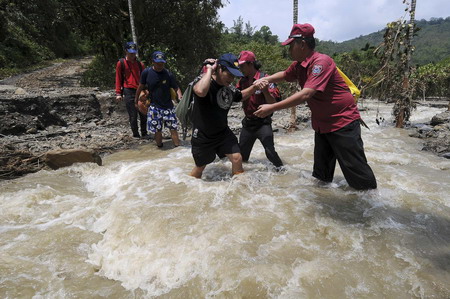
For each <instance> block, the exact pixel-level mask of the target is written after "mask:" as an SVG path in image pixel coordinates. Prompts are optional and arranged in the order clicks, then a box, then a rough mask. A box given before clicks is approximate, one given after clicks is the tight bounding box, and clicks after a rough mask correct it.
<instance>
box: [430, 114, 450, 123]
mask: <svg viewBox="0 0 450 299" xmlns="http://www.w3.org/2000/svg"><path fill="white" fill-rule="evenodd" d="M448 122H450V111H445V112H442V113H439V114H437V115H435V116H433V118H432V119H431V125H432V126H436V125H440V124H443V123H448Z"/></svg>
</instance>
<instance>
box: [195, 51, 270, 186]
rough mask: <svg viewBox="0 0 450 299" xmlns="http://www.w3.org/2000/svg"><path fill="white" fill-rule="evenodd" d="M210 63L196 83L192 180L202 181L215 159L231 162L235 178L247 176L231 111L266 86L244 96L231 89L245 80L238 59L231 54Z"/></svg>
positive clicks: (255, 87) (247, 91) (250, 87)
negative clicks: (231, 123)
mask: <svg viewBox="0 0 450 299" xmlns="http://www.w3.org/2000/svg"><path fill="white" fill-rule="evenodd" d="M207 62H209V64H206V70H205V72H204V73H203V75H202V76H201V79H199V80H197V82H195V81H194V87H193V92H194V111H193V117H192V120H193V129H192V139H191V144H192V156H193V157H194V162H195V167H194V169H192V171H191V176H193V177H195V178H201V176H202V174H203V170H204V169H205V167H206V165H208V164H210V163H212V162H213V161H214V159H215V158H216V155H217V156H219V157H225V156H226V157H227V158H228V159H229V160H230V162H231V168H232V169H231V170H232V174H233V175H235V174H239V173H242V172H244V170H243V168H242V156H241V154H240V150H239V144H238V141H237V138H236V136H235V135H234V134H233V132H232V131H231V129H230V127H228V111H229V110H230V108H231V105H232V104H233V102H239V101H241V100H242V99H243V98H248V97H249V96H250V95H251V94H252V93H254V92H255V91H256V90H257V89H262V88H265V87H266V86H267V83H266V82H261V83H260V84H259V85H251V86H249V87H248V88H246V89H244V90H243V91H242V92H241V91H240V90H238V89H236V88H235V87H234V86H233V85H231V83H232V82H233V81H234V79H235V77H242V73H241V72H240V71H239V68H238V61H237V58H236V56H234V55H233V54H231V53H226V54H223V55H221V56H220V57H219V59H217V60H215V59H208V60H207Z"/></svg>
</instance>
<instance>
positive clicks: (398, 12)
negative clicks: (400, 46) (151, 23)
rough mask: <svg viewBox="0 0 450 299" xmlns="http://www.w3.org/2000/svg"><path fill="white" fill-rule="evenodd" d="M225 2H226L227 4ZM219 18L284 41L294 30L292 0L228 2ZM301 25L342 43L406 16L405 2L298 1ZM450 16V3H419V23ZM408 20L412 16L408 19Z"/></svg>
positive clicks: (435, 0)
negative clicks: (263, 30)
mask: <svg viewBox="0 0 450 299" xmlns="http://www.w3.org/2000/svg"><path fill="white" fill-rule="evenodd" d="M225 2H226V1H225ZM228 2H229V3H228V4H227V5H226V6H225V7H224V8H222V9H220V10H219V18H220V20H221V21H222V22H223V23H224V24H225V26H226V27H228V28H230V27H232V26H233V20H237V19H238V17H239V16H242V18H243V19H244V22H245V23H247V22H248V21H250V24H251V25H252V26H253V27H255V26H256V30H259V29H260V28H261V26H264V25H266V26H269V28H270V30H271V31H272V34H275V35H278V38H279V40H280V41H283V40H285V39H286V38H287V36H288V35H289V32H290V30H291V27H292V21H293V17H292V7H293V1H292V0H228ZM298 2H299V5H298V11H299V13H298V22H299V23H310V24H311V25H313V26H314V28H315V29H316V34H315V37H317V38H319V39H320V40H332V41H338V42H342V41H345V40H349V39H352V38H355V37H358V36H360V35H365V34H369V33H372V32H375V31H378V30H382V29H383V28H384V27H385V26H386V24H387V23H388V22H390V21H395V20H397V19H399V18H401V17H402V16H403V15H404V14H405V11H404V10H405V8H406V5H405V4H403V1H402V0H308V1H305V0H299V1H298ZM448 16H450V0H417V4H416V19H417V20H420V19H426V20H429V19H430V18H432V17H436V18H439V17H442V18H446V17H448ZM408 19H409V16H408Z"/></svg>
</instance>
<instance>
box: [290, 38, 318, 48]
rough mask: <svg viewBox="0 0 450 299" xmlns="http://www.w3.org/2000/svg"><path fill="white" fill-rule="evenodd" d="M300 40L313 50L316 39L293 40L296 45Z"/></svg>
mask: <svg viewBox="0 0 450 299" xmlns="http://www.w3.org/2000/svg"><path fill="white" fill-rule="evenodd" d="M302 40H304V41H305V42H306V45H307V46H308V48H310V49H311V50H314V49H315V48H316V39H315V38H314V37H313V36H309V37H299V38H294V42H296V43H300V42H301V41H302Z"/></svg>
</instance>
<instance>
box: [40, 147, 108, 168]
mask: <svg viewBox="0 0 450 299" xmlns="http://www.w3.org/2000/svg"><path fill="white" fill-rule="evenodd" d="M44 161H45V163H46V164H47V165H48V166H49V167H50V168H51V169H58V168H61V167H66V166H70V165H72V164H74V163H97V164H98V165H99V166H101V165H102V159H101V158H100V156H99V154H98V153H97V152H95V151H94V150H86V149H68V150H55V151H49V152H47V153H46V154H45V158H44Z"/></svg>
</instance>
